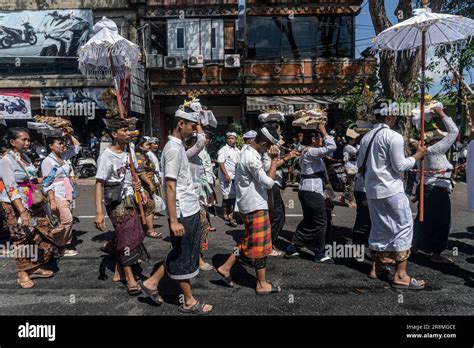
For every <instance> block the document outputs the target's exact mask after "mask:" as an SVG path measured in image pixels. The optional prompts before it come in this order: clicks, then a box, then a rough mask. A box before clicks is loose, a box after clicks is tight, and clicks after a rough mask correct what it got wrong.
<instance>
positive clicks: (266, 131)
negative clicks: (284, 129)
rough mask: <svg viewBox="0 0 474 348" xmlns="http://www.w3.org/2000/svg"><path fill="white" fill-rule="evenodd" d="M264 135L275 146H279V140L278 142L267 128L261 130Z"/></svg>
mask: <svg viewBox="0 0 474 348" xmlns="http://www.w3.org/2000/svg"><path fill="white" fill-rule="evenodd" d="M261 131H262V134H263V135H265V137H266V138H267V139H268V140H270V141H271V142H272V143H273V144H278V140H276V139H275V138H274V137H273V135H271V134H270V132H269V131H268V129H267V128H266V127H262V128H261Z"/></svg>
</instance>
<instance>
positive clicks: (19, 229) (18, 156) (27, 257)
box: [0, 128, 54, 289]
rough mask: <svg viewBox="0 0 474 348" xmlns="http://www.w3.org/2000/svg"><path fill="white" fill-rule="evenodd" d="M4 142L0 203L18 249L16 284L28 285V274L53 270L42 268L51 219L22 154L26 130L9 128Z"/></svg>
mask: <svg viewBox="0 0 474 348" xmlns="http://www.w3.org/2000/svg"><path fill="white" fill-rule="evenodd" d="M7 143H8V146H9V147H10V150H9V151H8V152H7V154H6V155H5V156H4V157H3V158H2V159H1V160H0V176H1V179H2V180H3V183H4V185H5V191H6V195H2V207H3V210H4V213H5V217H6V221H7V225H8V228H9V230H10V237H11V241H12V242H13V244H14V246H15V250H16V252H17V253H18V255H17V258H16V270H17V275H18V280H17V281H18V284H19V285H20V287H22V288H23V289H29V288H32V287H33V286H34V283H33V281H32V280H31V279H32V278H49V277H52V276H53V272H51V271H48V270H45V269H43V268H42V265H43V264H45V263H46V262H48V261H49V260H50V259H51V257H52V256H53V251H54V245H53V236H52V233H51V222H50V221H49V219H48V217H47V216H46V213H45V209H44V204H45V201H44V198H43V195H42V194H41V192H40V191H39V190H38V189H37V188H36V186H35V185H37V184H39V183H40V182H41V179H38V177H37V171H36V168H35V166H34V165H33V164H32V162H31V160H30V159H29V158H28V157H27V156H26V155H25V154H24V152H25V151H26V150H27V149H28V147H29V146H30V134H29V133H28V130H27V129H24V128H11V129H9V130H8V134H7ZM29 248H31V249H29Z"/></svg>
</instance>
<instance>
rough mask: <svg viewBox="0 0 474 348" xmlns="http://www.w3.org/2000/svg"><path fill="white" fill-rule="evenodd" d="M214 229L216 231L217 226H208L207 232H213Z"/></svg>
mask: <svg viewBox="0 0 474 348" xmlns="http://www.w3.org/2000/svg"><path fill="white" fill-rule="evenodd" d="M215 231H217V228H215V227H209V232H215Z"/></svg>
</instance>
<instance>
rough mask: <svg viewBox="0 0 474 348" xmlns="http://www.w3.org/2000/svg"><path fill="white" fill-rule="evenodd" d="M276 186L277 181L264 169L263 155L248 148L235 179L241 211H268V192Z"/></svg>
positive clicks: (244, 212)
mask: <svg viewBox="0 0 474 348" xmlns="http://www.w3.org/2000/svg"><path fill="white" fill-rule="evenodd" d="M274 184H275V181H274V180H273V179H272V178H270V177H269V176H268V175H267V173H265V169H263V163H262V155H260V154H259V153H258V151H257V150H255V149H254V148H253V147H251V146H247V147H246V148H245V149H244V150H243V151H242V153H241V155H240V162H239V164H237V174H236V177H235V186H236V188H237V207H238V208H239V211H240V212H241V213H243V214H248V213H251V212H254V211H257V210H268V202H267V200H268V195H267V190H270V189H271V188H272V187H273V185H274Z"/></svg>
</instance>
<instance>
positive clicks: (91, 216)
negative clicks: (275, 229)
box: [76, 214, 303, 219]
mask: <svg viewBox="0 0 474 348" xmlns="http://www.w3.org/2000/svg"><path fill="white" fill-rule="evenodd" d="M285 216H286V217H303V214H286V215H285ZM76 217H77V218H78V219H95V215H79V216H76ZM106 218H108V216H106Z"/></svg>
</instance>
